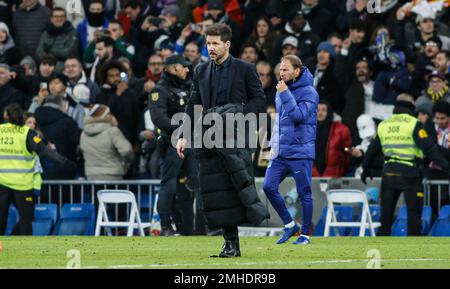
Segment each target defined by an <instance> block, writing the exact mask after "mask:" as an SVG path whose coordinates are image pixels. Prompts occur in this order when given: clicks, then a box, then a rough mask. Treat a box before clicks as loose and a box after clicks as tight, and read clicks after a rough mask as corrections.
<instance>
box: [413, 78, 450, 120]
mask: <svg viewBox="0 0 450 289" xmlns="http://www.w3.org/2000/svg"><path fill="white" fill-rule="evenodd" d="M441 100H444V101H447V102H450V91H449V87H448V84H447V82H446V81H445V76H444V74H442V73H440V72H437V71H433V72H432V73H431V74H430V75H429V76H428V88H427V89H426V90H425V91H424V92H423V94H422V96H420V97H419V98H418V99H417V101H416V106H425V107H426V110H427V112H428V114H430V115H432V109H433V105H434V104H435V103H436V102H438V101H441Z"/></svg>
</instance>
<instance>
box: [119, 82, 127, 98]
mask: <svg viewBox="0 0 450 289" xmlns="http://www.w3.org/2000/svg"><path fill="white" fill-rule="evenodd" d="M127 89H128V83H126V82H123V81H121V82H120V83H119V85H117V90H116V94H117V96H121V95H122V94H123V93H124V92H125V90H127Z"/></svg>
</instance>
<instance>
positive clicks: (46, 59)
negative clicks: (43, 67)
mask: <svg viewBox="0 0 450 289" xmlns="http://www.w3.org/2000/svg"><path fill="white" fill-rule="evenodd" d="M57 62H58V58H56V56H54V55H53V54H44V55H43V56H42V57H41V64H48V65H50V66H56V63H57Z"/></svg>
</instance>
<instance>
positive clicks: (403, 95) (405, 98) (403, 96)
mask: <svg viewBox="0 0 450 289" xmlns="http://www.w3.org/2000/svg"><path fill="white" fill-rule="evenodd" d="M397 101H405V102H410V103H412V104H414V97H413V96H412V95H410V94H407V93H400V94H399V95H398V96H397Z"/></svg>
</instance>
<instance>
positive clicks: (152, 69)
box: [145, 54, 164, 83]
mask: <svg viewBox="0 0 450 289" xmlns="http://www.w3.org/2000/svg"><path fill="white" fill-rule="evenodd" d="M163 69H164V61H163V59H162V57H161V56H159V55H158V54H153V55H152V56H150V58H149V59H148V64H147V71H146V73H145V79H147V80H151V81H153V82H154V83H157V82H158V81H159V80H160V79H161V74H162V72H163Z"/></svg>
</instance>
